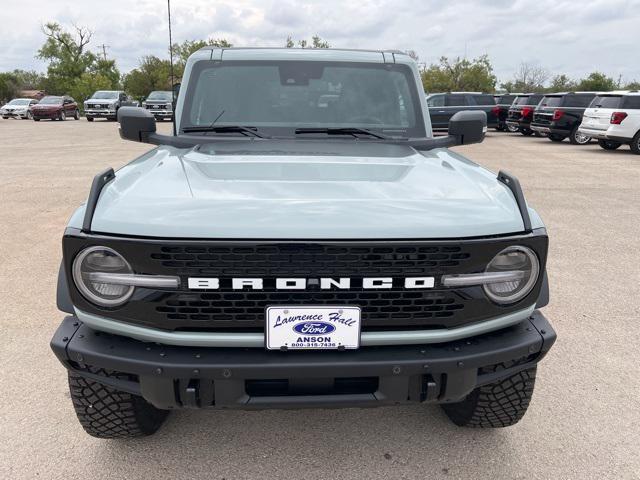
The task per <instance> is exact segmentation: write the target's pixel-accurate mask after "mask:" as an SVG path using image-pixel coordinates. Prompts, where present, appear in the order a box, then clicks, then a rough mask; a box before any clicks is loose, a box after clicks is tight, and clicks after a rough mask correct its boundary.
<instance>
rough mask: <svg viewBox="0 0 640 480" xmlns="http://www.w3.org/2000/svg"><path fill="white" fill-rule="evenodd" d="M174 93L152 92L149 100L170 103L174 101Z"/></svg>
mask: <svg viewBox="0 0 640 480" xmlns="http://www.w3.org/2000/svg"><path fill="white" fill-rule="evenodd" d="M171 95H172V92H151V93H150V94H149V96H148V97H147V100H160V101H163V102H170V101H171V100H172V96H171Z"/></svg>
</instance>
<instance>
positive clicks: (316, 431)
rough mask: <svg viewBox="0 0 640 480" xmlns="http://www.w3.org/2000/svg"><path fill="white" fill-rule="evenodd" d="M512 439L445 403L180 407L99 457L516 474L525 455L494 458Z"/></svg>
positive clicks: (162, 467) (234, 469) (105, 461)
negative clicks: (450, 414) (455, 418)
mask: <svg viewBox="0 0 640 480" xmlns="http://www.w3.org/2000/svg"><path fill="white" fill-rule="evenodd" d="M516 428H517V427H516ZM519 441H521V440H519ZM512 443H513V442H512V441H510V438H509V434H508V430H505V429H499V430H474V429H462V428H459V427H456V426H455V425H453V424H452V423H450V422H449V420H448V419H447V418H446V416H445V415H444V413H443V412H442V411H441V410H440V408H439V407H438V406H434V405H429V406H421V405H416V406H403V407H388V408H387V407H385V408H376V409H346V410H328V409H323V410H320V409H314V410H295V411H293V410H289V411H282V410H278V411H275V410H274V411H261V412H256V411H249V412H242V411H209V412H206V411H200V412H198V411H180V412H174V414H173V415H172V416H170V417H169V420H168V421H167V423H166V424H165V425H164V427H163V428H162V429H161V430H160V432H158V433H157V434H156V435H155V436H153V437H150V438H147V439H142V440H134V441H117V440H115V441H106V442H103V443H101V444H100V445H99V448H95V449H92V450H93V452H94V454H95V455H97V456H98V457H99V458H97V459H95V461H96V462H99V464H100V465H110V466H112V467H114V468H115V469H123V470H125V471H126V469H127V465H132V464H134V465H136V466H138V467H139V466H141V463H148V468H149V471H154V472H156V473H162V472H163V471H164V472H165V473H166V474H169V473H170V472H173V471H180V472H183V473H186V472H190V473H189V475H196V476H197V474H203V475H205V474H207V472H208V473H209V474H213V473H214V472H215V475H214V476H213V477H211V478H227V479H230V478H272V477H277V478H342V477H350V478H375V477H384V478H399V477H404V478H406V477H407V476H408V477H411V478H413V477H414V476H416V478H433V477H443V478H444V477H448V476H451V475H453V476H459V475H462V474H463V473H464V472H465V471H467V472H468V473H469V474H471V475H472V476H476V478H482V477H484V474H486V475H491V476H493V477H494V478H513V477H514V475H516V474H517V473H516V472H517V468H518V467H517V464H518V462H517V461H506V462H504V463H501V464H500V465H496V464H495V459H496V458H507V457H509V456H513V452H514V449H513V444H512ZM521 447H522V446H521ZM489 452H490V453H489ZM328 463H329V464H330V465H327V464H328ZM482 464H484V465H482ZM327 468H328V469H329V470H327ZM512 468H513V469H515V470H514V471H512V470H511V469H512ZM154 469H155V470H154ZM301 469H302V470H301ZM496 469H502V470H499V471H496ZM145 470H146V468H145ZM138 471H140V470H139V469H138ZM301 471H304V473H301ZM329 471H330V472H331V474H329V473H328V472H329ZM473 473H475V475H473ZM519 473H522V470H520V472H519Z"/></svg>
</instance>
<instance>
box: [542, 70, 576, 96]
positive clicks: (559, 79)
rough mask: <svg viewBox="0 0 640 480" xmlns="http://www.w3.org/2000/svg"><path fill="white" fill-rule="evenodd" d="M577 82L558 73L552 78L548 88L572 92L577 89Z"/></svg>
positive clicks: (549, 89)
mask: <svg viewBox="0 0 640 480" xmlns="http://www.w3.org/2000/svg"><path fill="white" fill-rule="evenodd" d="M577 87H578V85H577V83H576V82H575V81H574V80H572V79H570V78H569V77H567V76H566V75H564V74H561V75H556V76H555V77H553V78H552V79H551V85H550V86H549V88H547V91H549V92H571V91H574V90H577Z"/></svg>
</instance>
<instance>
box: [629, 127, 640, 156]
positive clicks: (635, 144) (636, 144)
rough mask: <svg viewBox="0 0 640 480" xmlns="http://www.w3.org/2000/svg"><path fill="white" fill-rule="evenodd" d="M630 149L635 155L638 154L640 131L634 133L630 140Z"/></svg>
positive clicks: (639, 149)
mask: <svg viewBox="0 0 640 480" xmlns="http://www.w3.org/2000/svg"><path fill="white" fill-rule="evenodd" d="M630 146H631V151H632V152H633V153H635V154H636V155H640V132H638V133H636V134H635V136H634V137H633V140H631V145H630Z"/></svg>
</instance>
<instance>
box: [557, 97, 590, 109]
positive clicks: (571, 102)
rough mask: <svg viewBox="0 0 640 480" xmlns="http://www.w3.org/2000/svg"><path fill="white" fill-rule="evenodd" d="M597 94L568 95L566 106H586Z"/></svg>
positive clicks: (565, 99) (565, 101) (565, 98)
mask: <svg viewBox="0 0 640 480" xmlns="http://www.w3.org/2000/svg"><path fill="white" fill-rule="evenodd" d="M594 97H595V95H567V96H566V97H564V105H563V106H565V107H578V108H586V107H587V106H589V104H590V103H591V100H593V98H594Z"/></svg>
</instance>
